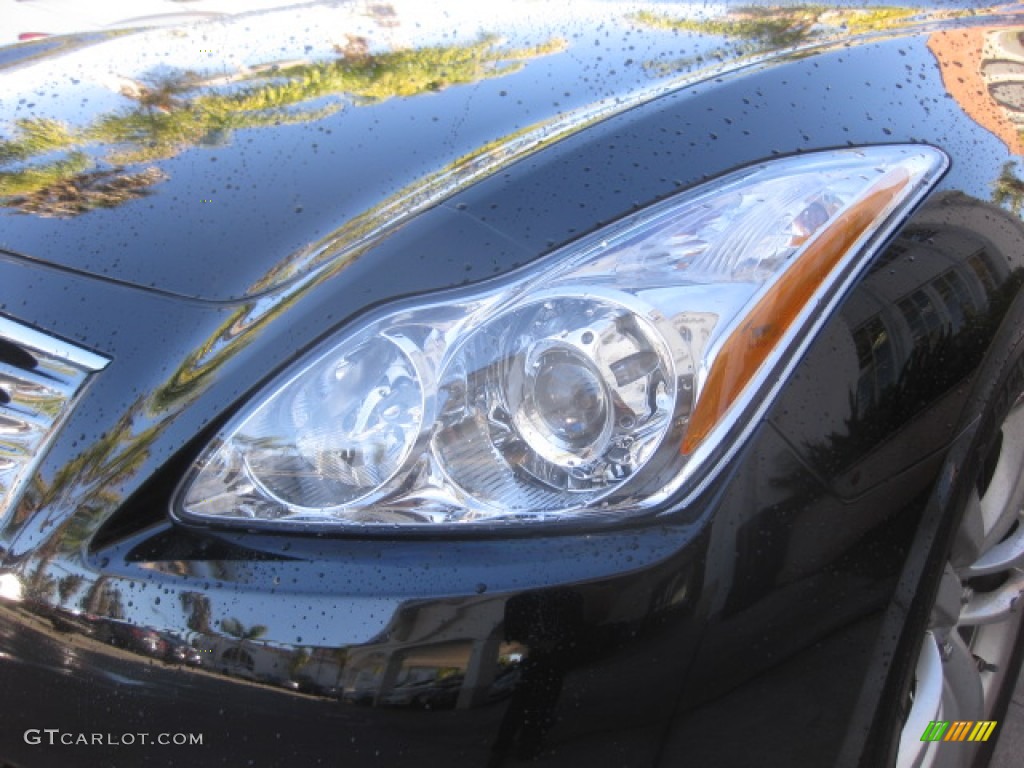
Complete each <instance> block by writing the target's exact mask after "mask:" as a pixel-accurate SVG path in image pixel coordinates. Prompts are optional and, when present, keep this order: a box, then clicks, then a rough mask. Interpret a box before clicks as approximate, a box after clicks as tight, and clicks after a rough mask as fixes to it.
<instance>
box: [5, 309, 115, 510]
mask: <svg viewBox="0 0 1024 768" xmlns="http://www.w3.org/2000/svg"><path fill="white" fill-rule="evenodd" d="M108 362H109V361H108V360H107V359H106V358H103V357H100V356H99V355H95V354H93V353H92V352H87V351H85V350H83V349H79V348H78V347H75V346H72V345H71V344H68V343H67V342H65V341H60V340H58V339H54V338H52V337H50V336H47V335H45V334H42V333H40V332H39V331H36V330H33V329H31V328H28V327H26V326H24V325H21V324H20V323H16V322H14V321H13V320H9V319H8V318H5V317H2V316H0V522H2V521H3V520H5V519H6V517H7V515H8V513H9V512H10V510H12V509H13V508H14V505H15V504H16V503H17V500H18V497H19V496H20V494H21V491H22V489H23V488H24V486H25V483H26V482H28V480H29V478H30V477H31V476H32V472H33V470H34V469H35V467H36V464H37V463H38V462H39V460H40V458H42V455H43V453H44V452H45V451H46V447H47V446H48V445H49V443H50V441H51V440H52V439H53V436H54V435H55V434H56V432H57V429H58V428H59V427H60V425H61V423H62V422H63V421H64V419H65V418H66V417H67V415H68V413H69V412H70V410H71V406H72V404H73V403H74V401H75V396H76V395H77V394H78V393H79V392H81V390H82V386H83V385H84V384H85V382H86V380H87V379H88V378H89V376H91V375H92V374H93V373H95V372H96V371H99V370H102V369H103V368H104V367H105V366H106V365H107V363H108Z"/></svg>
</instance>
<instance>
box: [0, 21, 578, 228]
mask: <svg viewBox="0 0 1024 768" xmlns="http://www.w3.org/2000/svg"><path fill="white" fill-rule="evenodd" d="M347 40H348V42H347V44H346V45H344V46H337V47H336V48H335V50H336V53H337V57H336V58H334V59H332V60H328V61H314V62H294V61H289V62H268V63H266V64H262V65H259V66H257V67H252V68H246V69H240V70H239V71H237V72H235V73H233V74H230V75H224V73H218V74H217V75H210V76H206V75H202V74H199V73H196V72H193V71H166V70H160V71H158V72H154V73H150V75H148V76H146V77H144V78H141V79H130V78H122V80H121V81H120V85H119V89H118V90H119V92H120V94H121V95H122V96H123V97H125V98H127V99H129V100H130V101H132V102H134V105H133V106H131V107H129V108H127V109H123V110H120V111H116V112H108V113H105V114H102V115H100V116H99V117H98V118H97V119H96V120H94V121H93V122H92V123H90V124H88V125H86V126H84V127H82V128H80V129H74V128H72V127H70V126H68V125H66V124H64V123H61V122H60V121H57V120H52V119H48V118H37V119H27V120H19V121H17V122H15V124H14V128H13V135H11V136H10V137H8V138H4V139H0V169H2V170H0V205H3V206H5V207H7V208H13V209H15V210H18V211H21V212H23V213H33V214H38V215H42V216H58V217H69V216H78V215H80V214H82V213H86V212H87V211H91V210H94V209H96V208H111V207H114V206H117V205H120V204H122V203H124V202H127V201H128V200H134V199H137V198H139V197H142V196H144V195H146V194H148V193H149V192H150V191H151V188H152V187H153V186H154V185H155V184H157V183H158V182H160V181H163V180H164V179H166V178H167V173H166V171H162V170H160V169H158V168H155V167H150V168H144V169H137V168H136V169H130V168H129V169H126V166H132V165H138V164H141V163H148V162H156V161H159V160H165V159H168V158H171V157H174V156H176V155H179V154H180V153H182V152H184V151H187V150H189V149H193V148H195V147H199V146H218V145H223V144H225V143H227V142H228V141H229V140H230V137H231V136H232V134H233V132H235V131H237V130H239V129H246V128H260V127H264V126H270V125H282V124H288V123H306V122H312V121H315V120H320V119H322V118H324V117H327V116H328V115H331V114H333V113H335V112H338V111H340V110H342V109H343V108H345V107H346V106H354V107H358V106H360V105H365V104H373V103H379V102H382V101H386V100H388V99H393V98H407V97H412V96H418V95H421V94H425V93H431V92H435V91H439V90H443V89H444V88H447V87H449V86H454V85H461V84H466V83H474V82H478V81H480V80H485V79H490V78H495V77H502V76H505V75H508V74H511V73H513V72H516V71H518V70H520V69H521V68H522V67H523V66H524V62H525V61H526V60H527V59H530V58H534V57H537V56H543V55H545V54H549V53H553V52H556V51H559V50H562V49H563V48H564V47H565V42H564V41H562V40H559V39H551V40H548V41H547V42H544V43H542V44H540V45H537V46H532V47H526V48H506V47H503V46H501V45H500V43H499V40H498V38H497V37H495V36H492V35H486V36H484V37H482V38H481V39H479V40H477V41H476V42H473V43H469V44H459V45H444V46H430V47H423V48H409V49H398V50H389V51H383V52H379V53H372V52H370V50H369V46H368V44H367V42H366V41H365V40H363V39H362V38H357V37H352V36H349V37H348V38H347ZM86 150H88V151H86ZM54 155H56V158H54V157H53V156H54ZM34 159H42V160H43V162H36V163H32V162H31V161H32V160H34ZM97 166H99V167H98V168H97Z"/></svg>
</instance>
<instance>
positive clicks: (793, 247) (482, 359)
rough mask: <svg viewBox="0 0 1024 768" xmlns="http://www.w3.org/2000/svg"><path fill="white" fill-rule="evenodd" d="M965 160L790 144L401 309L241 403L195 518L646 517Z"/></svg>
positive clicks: (366, 521) (765, 394)
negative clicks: (897, 228)
mask: <svg viewBox="0 0 1024 768" xmlns="http://www.w3.org/2000/svg"><path fill="white" fill-rule="evenodd" d="M945 164H946V159H945V156H944V155H943V154H942V153H940V152H939V151H938V150H935V149H932V148H929V147H918V146H887V147H872V148H864V149H859V150H842V151H835V152H825V153H818V154H813V155H803V156H798V157H792V158H787V159H781V160H776V161H773V162H770V163H766V164H764V165H761V166H757V167H755V168H749V169H746V170H743V171H740V172H738V173H735V174H732V175H730V176H727V177H724V178H721V179H719V180H716V181H713V182H711V183H708V184H705V185H703V186H701V187H699V188H697V189H694V190H691V191H688V192H684V193H681V194H679V195H676V196H675V197H673V198H671V199H669V200H666V201H664V202H662V203H660V204H658V205H655V206H652V207H651V208H649V209H647V210H645V211H643V212H642V213H640V214H638V215H636V216H634V217H632V218H630V219H629V220H627V221H624V222H620V223H619V224H617V225H614V226H612V227H609V228H607V229H606V230H604V231H603V232H601V233H600V234H599V236H596V237H591V238H587V239H585V240H583V241H581V242H579V243H576V244H574V245H572V246H569V247H567V248H565V249H562V251H560V252H558V253H556V254H553V255H552V256H551V257H548V258H546V259H544V260H542V261H541V262H538V263H537V264H534V265H531V266H530V267H529V268H527V269H525V270H521V271H520V272H519V273H517V274H516V275H515V276H513V277H512V278H506V279H504V280H502V281H500V282H498V283H495V284H491V285H488V286H482V287H478V288H477V289H476V290H474V291H473V292H471V293H469V292H459V293H458V294H452V296H451V297H444V298H442V297H439V298H437V299H436V300H420V301H418V302H416V303H411V304H410V303H405V304H402V305H400V306H396V307H395V308H393V309H391V310H389V311H384V312H379V313H377V314H376V315H375V316H374V317H371V318H369V319H367V320H366V321H365V322H364V323H363V324H362V325H361V326H359V327H357V328H353V329H350V330H348V331H346V332H343V333H342V334H340V335H339V336H338V337H337V338H335V339H334V340H332V342H331V343H330V344H328V345H326V346H325V347H323V348H321V349H320V350H319V351H318V352H317V353H316V354H314V355H311V356H307V357H306V358H305V359H303V360H301V361H300V362H299V363H298V364H297V365H296V366H295V367H294V368H293V369H292V370H291V371H290V372H289V375H287V376H284V377H281V378H279V379H278V380H277V381H275V382H274V383H272V384H271V386H270V387H268V388H267V389H266V390H265V391H264V392H263V393H262V395H260V396H259V397H257V398H256V399H255V400H254V402H253V404H252V405H251V406H250V407H249V408H247V409H245V410H243V412H242V413H241V414H240V415H239V416H237V417H236V418H235V419H234V420H233V421H232V422H231V423H230V424H229V425H228V426H227V428H226V429H225V430H224V432H223V434H222V435H221V436H220V437H219V438H218V439H217V440H215V441H214V443H213V444H212V445H211V446H210V447H209V448H208V449H207V450H206V451H205V452H204V453H203V455H202V456H201V457H200V459H199V460H198V461H197V462H196V464H195V466H194V467H193V469H192V471H191V473H190V474H189V476H188V477H187V478H186V480H185V483H184V484H183V486H182V489H181V491H180V492H179V494H178V496H177V499H176V502H175V510H176V512H177V513H178V514H179V515H180V516H181V517H183V518H185V519H189V520H195V521H207V522H224V523H236V524H245V525H247V526H253V525H257V526H260V525H268V526H285V527H287V526H295V525H298V526H308V525H317V526H330V527H338V528H341V529H344V528H352V527H354V528H356V529H359V528H364V527H366V526H374V525H376V526H380V525H385V526H392V525H400V526H403V527H414V528H420V529H427V530H436V529H437V526H439V525H452V526H465V525H467V524H472V523H477V524H480V523H484V524H497V523H501V524H510V523H531V522H539V521H546V520H547V521H550V520H566V519H570V520H571V519H576V518H602V519H605V518H611V519H618V518H622V517H625V516H631V515H636V514H642V513H644V512H647V511H649V510H651V509H652V508H653V507H655V506H657V504H659V503H661V502H662V501H664V499H665V498H666V497H667V496H668V495H670V494H673V493H675V492H677V491H679V490H680V489H681V488H683V487H684V486H686V485H687V484H690V485H695V484H696V483H697V482H698V476H699V475H700V476H706V475H707V469H708V467H706V466H705V471H704V472H702V473H698V472H697V470H698V468H700V467H701V466H702V465H708V464H710V463H711V462H712V461H714V460H717V459H720V458H721V456H722V455H723V453H724V452H727V451H728V450H731V449H734V448H735V446H736V445H737V444H738V443H739V442H740V441H741V439H742V436H743V434H745V432H746V431H748V430H749V427H750V426H751V425H752V424H753V423H754V421H755V419H756V416H757V414H758V413H759V412H760V411H761V410H763V408H764V407H766V404H767V401H768V399H769V395H770V394H771V392H773V391H774V389H775V388H776V387H777V386H778V382H779V380H780V377H781V376H782V375H783V373H784V372H785V370H786V369H787V368H788V367H790V366H791V365H792V364H793V362H794V357H795V354H796V353H797V352H799V351H800V350H801V349H802V348H803V347H804V346H805V345H806V344H807V343H808V340H809V337H810V336H811V335H812V333H813V331H814V330H816V328H817V325H818V324H820V322H821V321H822V319H823V317H824V315H825V313H826V312H827V311H828V310H829V309H830V306H831V303H832V302H834V301H836V300H837V298H838V296H839V295H840V294H841V292H842V289H843V288H844V287H845V286H846V285H847V284H848V283H849V281H851V280H852V279H853V278H854V277H855V276H856V274H857V273H858V272H859V270H860V269H861V268H862V267H863V265H864V264H865V263H866V261H867V255H868V254H869V252H870V247H869V246H870V245H871V243H872V242H873V239H874V238H877V237H878V235H879V234H880V233H883V232H884V231H885V230H886V228H888V227H891V226H893V225H894V224H895V222H896V221H897V220H898V217H899V214H900V213H901V212H902V211H904V210H905V209H907V208H908V207H909V206H910V205H912V204H913V203H914V202H915V201H917V200H919V199H920V198H921V197H922V196H923V195H924V194H925V192H926V191H927V189H928V188H929V186H930V185H931V184H932V183H934V181H935V179H936V178H937V177H938V175H939V173H940V172H941V171H942V170H944V168H945Z"/></svg>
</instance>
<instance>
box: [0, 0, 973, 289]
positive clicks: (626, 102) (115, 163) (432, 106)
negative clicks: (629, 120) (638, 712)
mask: <svg viewBox="0 0 1024 768" xmlns="http://www.w3.org/2000/svg"><path fill="white" fill-rule="evenodd" d="M504 5H508V6H511V7H502V6H504ZM474 7H475V9H476V10H474ZM704 13H705V12H701V14H697V12H696V11H695V10H694V6H689V5H679V4H666V3H650V4H646V5H638V4H637V3H628V4H626V3H619V2H568V3H558V4H554V3H543V4H541V3H513V4H498V5H494V4H491V5H487V6H484V4H482V3H477V4H472V5H471V4H466V3H460V4H452V3H441V4H432V3H425V2H411V1H410V2H392V3H379V4H366V3H349V4H335V5H313V6H302V7H300V8H292V9H283V10H279V11H271V12H265V13H257V14H249V15H245V16H241V17H235V18H232V19H228V20H223V21H214V22H208V23H203V24H198V25H193V26H187V27H182V28H161V29H151V30H143V31H137V32H129V33H124V32H118V33H112V34H109V35H97V34H92V35H90V36H88V37H82V38H78V39H76V38H68V39H67V40H65V41H63V42H62V43H61V44H59V45H55V44H54V41H53V40H46V41H40V42H38V43H31V44H23V45H18V46H13V47H10V48H8V49H6V50H5V51H0V53H2V54H3V55H2V56H0V67H2V69H0V71H2V73H3V78H2V85H0V89H2V94H3V95H2V96H0V130H3V131H4V134H3V136H4V139H3V140H2V141H0V249H3V250H4V251H6V252H7V253H8V255H9V256H13V257H16V258H28V259H33V260H36V261H41V262H45V263H48V264H51V265H53V266H55V267H59V268H63V269H70V270H74V271H78V272H84V273H88V274H92V275H95V276H99V277H103V278H105V279H109V280H116V281H119V282H125V283H129V284H132V285H135V286H138V287H142V288H148V289H152V290H158V291H161V292H165V293H170V294H175V295H179V296H185V297H190V298H196V299H205V300H212V301H227V300H233V299H239V298H243V297H251V296H254V295H258V294H262V293H267V292H271V291H274V290H276V289H278V288H280V287H281V286H283V285H285V284H287V283H289V282H290V281H293V280H295V279H297V278H299V277H300V276H302V275H305V274H309V273H310V272H311V271H314V270H317V269H319V268H322V267H323V266H324V265H326V264H333V265H334V266H335V267H337V266H338V262H339V260H343V259H344V258H345V254H346V253H348V252H350V249H351V247H352V246H354V245H355V244H357V243H360V242H363V241H365V240H366V238H368V237H372V236H375V235H377V234H379V233H381V232H384V231H387V228H388V227H391V226H393V225H394V224H396V223H398V222H401V221H403V220H405V219H406V218H407V217H409V216H411V215H414V214H415V213H416V212H417V211H420V210H423V209H424V208H426V207H429V206H432V205H434V204H436V203H437V202H438V201H440V200H443V199H444V198H445V197H446V196H448V195H450V194H451V193H452V192H454V191H456V190H457V189H459V188H461V187H463V186H465V185H466V184H469V183H471V182H472V181H474V180H476V179H478V178H480V177H482V176H484V175H490V174H493V173H494V172H495V171H497V170H498V169H500V168H501V167H503V166H504V165H506V164H508V163H510V162H513V161H514V160H516V159H518V158H520V157H523V156H524V155H526V154H528V153H530V152H531V151H533V150H534V149H536V148H537V147H539V146H541V145H543V144H545V143H549V142H551V141H553V140H555V139H557V138H559V137H561V136H564V135H567V134H568V133H572V132H574V131H576V130H579V129H580V128H581V127H584V126H586V125H589V124H591V123H592V122H593V121H595V120H598V119H601V118H603V117H606V116H608V115H610V114H613V113H616V112H619V111H622V110H624V109H628V108H629V107H631V106H634V105H636V104H639V103H642V102H644V101H647V100H649V99H651V98H655V97H657V96H658V95H659V94H662V93H665V92H667V91H669V90H672V89H676V88H679V87H682V86H684V85H686V84H688V83H691V82H694V81H697V80H703V79H707V78H708V77H711V76H717V75H720V74H721V73H723V72H725V71H729V70H736V69H738V68H741V67H744V66H751V65H756V64H757V63H758V62H763V61H765V60H766V58H770V57H772V56H773V55H776V54H778V53H779V52H780V51H788V50H793V49H794V48H795V49H800V48H806V47H808V46H814V45H821V44H834V43H836V42H844V43H848V42H849V40H850V39H851V38H863V37H870V36H872V35H878V34H898V33H899V32H900V31H901V30H902V29H903V28H905V27H906V26H907V25H918V24H922V23H927V22H928V21H930V20H931V18H932V16H933V15H934V13H936V12H933V11H927V10H924V9H922V8H913V9H910V8H908V9H902V10H901V9H892V8H884V9H883V8H879V9H877V10H874V11H866V10H842V11H839V10H831V11H826V10H823V9H822V8H821V7H820V6H816V7H811V6H792V7H789V8H781V9H780V8H774V7H773V8H763V9H760V10H758V9H749V8H748V9H743V10H732V11H726V12H724V15H722V16H718V17H712V16H708V15H703V14H704ZM938 13H939V14H940V15H941V16H943V17H949V16H950V15H956V14H958V13H965V11H963V10H955V11H949V10H945V11H939V12H938ZM11 94H18V96H17V97H13V96H11ZM512 234H513V236H514V233H512ZM381 279H382V280H386V279H387V276H386V275H382V278H381Z"/></svg>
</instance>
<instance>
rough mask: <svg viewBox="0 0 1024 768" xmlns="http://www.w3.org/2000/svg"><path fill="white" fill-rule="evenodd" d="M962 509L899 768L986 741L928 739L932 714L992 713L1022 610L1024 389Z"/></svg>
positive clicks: (965, 761)
mask: <svg viewBox="0 0 1024 768" xmlns="http://www.w3.org/2000/svg"><path fill="white" fill-rule="evenodd" d="M1000 432H1001V435H1000V437H999V438H998V439H997V441H996V444H995V447H994V448H993V450H992V452H991V455H990V457H989V460H988V462H986V469H984V470H983V472H982V474H983V476H982V477H981V478H979V480H978V482H977V484H976V485H975V490H974V492H973V493H972V495H971V498H970V500H969V502H968V507H967V509H966V510H965V512H964V519H963V522H962V524H961V526H960V529H959V531H958V532H957V534H956V537H955V539H954V542H953V547H952V552H951V553H950V558H949V562H947V564H946V569H945V571H944V573H943V575H942V581H941V582H940V584H939V590H938V595H937V597H936V600H935V605H934V607H933V608H932V614H931V620H930V622H929V627H928V630H927V632H926V633H925V637H924V641H923V642H922V645H921V651H920V654H919V656H918V660H917V666H916V670H915V673H914V683H913V686H912V693H911V697H912V703H911V707H910V712H909V715H908V717H907V720H906V722H905V723H904V726H903V731H902V734H901V737H900V746H899V755H898V758H897V762H896V765H897V768H929V767H930V766H934V767H935V768H946V767H947V766H949V767H950V768H952V767H954V766H969V765H971V764H972V762H973V760H974V758H975V756H976V754H977V751H978V748H979V747H980V743H977V742H969V741H968V742H963V743H955V744H954V743H948V742H942V741H922V737H923V735H924V733H925V729H926V728H927V727H928V725H929V723H930V722H931V721H933V720H934V721H972V722H975V723H977V722H979V721H988V720H991V719H992V717H993V715H994V710H995V706H996V700H997V697H998V696H999V692H1000V690H1001V689H1002V687H1003V684H1004V682H1005V683H1008V684H1010V685H1012V684H1013V682H1014V681H1012V680H1009V681H1008V680H1007V679H1006V677H1007V668H1008V666H1009V665H1010V662H1011V659H1012V657H1013V651H1014V647H1015V645H1016V643H1017V638H1018V636H1019V633H1020V630H1021V622H1022V618H1024V611H1022V610H1021V596H1022V594H1024V396H1022V397H1020V398H1018V399H1017V401H1016V402H1015V403H1014V405H1013V407H1011V408H1010V411H1009V413H1008V414H1007V416H1006V418H1005V419H1004V420H1003V423H1002V425H1001V428H1000Z"/></svg>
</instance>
